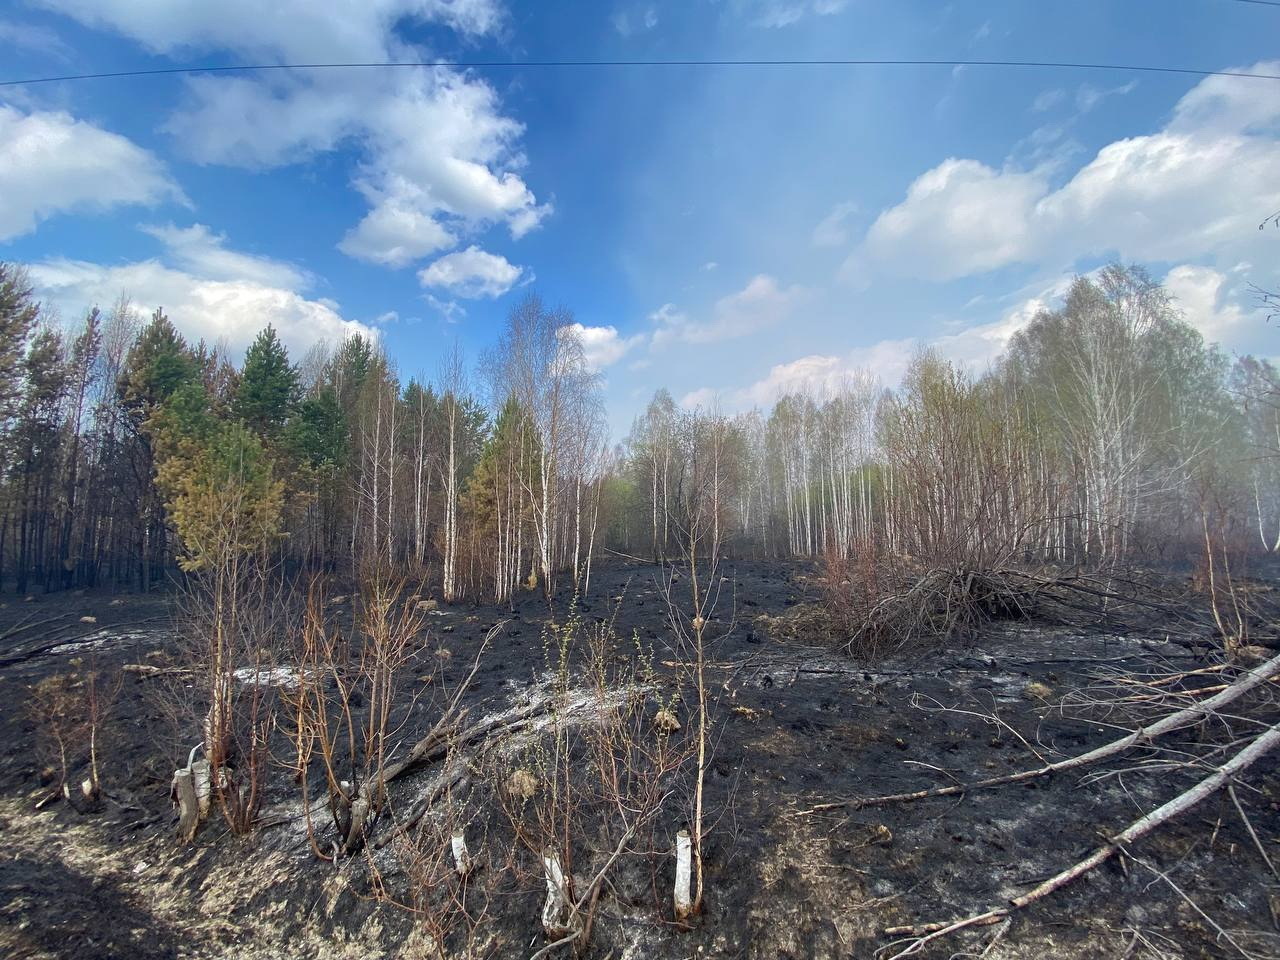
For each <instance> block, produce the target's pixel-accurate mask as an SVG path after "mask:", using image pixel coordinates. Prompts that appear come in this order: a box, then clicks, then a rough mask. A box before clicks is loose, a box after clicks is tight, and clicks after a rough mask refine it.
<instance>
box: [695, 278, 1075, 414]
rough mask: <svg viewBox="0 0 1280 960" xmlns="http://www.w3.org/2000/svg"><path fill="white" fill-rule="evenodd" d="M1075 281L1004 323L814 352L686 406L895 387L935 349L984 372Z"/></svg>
mask: <svg viewBox="0 0 1280 960" xmlns="http://www.w3.org/2000/svg"><path fill="white" fill-rule="evenodd" d="M1070 282H1071V281H1070V278H1069V277H1063V278H1061V279H1060V280H1059V281H1057V282H1055V283H1054V284H1052V285H1051V286H1050V287H1048V288H1046V289H1045V290H1043V291H1042V292H1040V293H1038V294H1036V295H1034V296H1030V297H1027V298H1025V299H1023V300H1020V301H1019V302H1018V303H1017V304H1015V305H1014V306H1013V307H1011V308H1009V309H1008V310H1006V311H1005V312H1004V313H1003V314H1002V315H1001V316H1000V318H999V319H997V320H994V321H991V322H989V323H981V324H974V325H972V326H968V327H964V328H962V329H960V330H957V331H955V332H953V333H945V334H941V335H938V336H935V337H932V338H921V337H902V338H896V339H885V340H879V341H877V342H875V343H872V344H870V345H868V346H864V347H856V348H854V349H852V350H850V351H848V352H846V353H843V354H818V353H815V354H810V355H808V356H804V357H800V358H798V359H796V360H791V361H789V362H787V363H779V364H775V365H774V366H773V367H771V368H770V369H769V372H768V373H767V374H766V375H765V376H763V377H761V378H760V379H759V380H756V381H754V382H753V383H750V384H748V385H747V386H745V387H738V388H733V389H729V390H722V391H716V390H712V389H711V388H709V387H702V388H699V389H697V390H693V391H691V392H689V393H688V394H686V395H685V396H684V397H683V398H682V399H681V403H682V405H684V406H685V407H687V408H689V409H693V408H695V407H698V406H706V405H707V404H708V403H709V402H710V401H711V400H713V399H714V400H716V401H717V402H718V403H719V404H720V405H721V406H723V407H724V408H726V409H727V410H729V411H739V410H746V409H749V408H752V407H759V408H762V409H767V408H768V407H770V406H772V405H773V404H774V403H776V402H777V400H778V398H779V397H781V396H783V395H784V394H788V393H808V394H811V395H815V396H822V395H824V394H827V395H830V394H833V393H835V392H837V391H838V390H840V389H841V388H842V387H843V386H845V385H847V384H849V383H851V382H859V381H860V382H866V381H868V380H870V381H871V382H874V383H879V384H883V385H885V386H890V387H892V386H896V385H897V384H898V383H900V382H901V380H902V377H903V375H904V374H905V373H906V372H907V368H908V366H910V364H911V360H912V358H913V357H914V356H915V355H916V353H917V352H918V351H919V350H920V349H921V348H922V347H929V348H931V349H933V350H936V351H937V352H938V353H939V354H941V355H942V356H943V357H945V358H947V359H948V360H951V361H953V362H955V363H956V364H958V365H960V366H961V367H963V368H965V369H967V370H969V371H971V372H973V373H976V374H980V373H982V372H984V371H985V370H986V369H987V368H988V367H989V366H990V365H991V364H992V363H993V362H994V361H995V360H996V358H998V357H999V356H1000V355H1001V354H1002V353H1004V351H1005V350H1006V349H1007V347H1008V345H1009V341H1010V339H1011V338H1012V337H1013V335H1014V334H1015V333H1017V332H1018V331H1019V330H1021V329H1022V328H1023V327H1025V326H1026V325H1027V324H1028V323H1030V322H1031V320H1032V319H1034V317H1035V316H1036V315H1037V314H1038V313H1039V312H1040V311H1041V310H1044V309H1047V308H1049V307H1051V306H1052V305H1053V303H1054V301H1055V300H1057V299H1059V298H1061V297H1062V295H1063V294H1065V293H1066V291H1067V288H1068V286H1069V285H1070Z"/></svg>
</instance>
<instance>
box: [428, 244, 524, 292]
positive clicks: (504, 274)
mask: <svg viewBox="0 0 1280 960" xmlns="http://www.w3.org/2000/svg"><path fill="white" fill-rule="evenodd" d="M523 274H524V268H523V267H517V266H516V265H515V264H513V263H510V262H508V261H507V259H506V258H505V257H501V256H499V255H497V254H496V253H488V252H487V251H484V250H481V249H480V248H479V247H477V246H474V245H473V246H470V247H467V249H466V250H460V251H458V252H456V253H449V254H446V255H445V256H443V257H441V258H440V259H439V260H436V261H435V262H434V263H432V264H430V265H429V266H427V267H426V268H425V269H423V270H421V271H420V272H419V273H418V280H419V281H420V282H421V283H422V285H423V286H424V287H433V288H436V289H442V290H448V291H449V293H450V294H452V295H453V296H457V297H465V298H468V299H475V298H477V297H500V296H502V295H503V294H504V293H506V292H507V291H508V290H510V289H511V288H512V287H513V286H515V285H516V283H517V281H519V280H520V278H521V276H522V275H523Z"/></svg>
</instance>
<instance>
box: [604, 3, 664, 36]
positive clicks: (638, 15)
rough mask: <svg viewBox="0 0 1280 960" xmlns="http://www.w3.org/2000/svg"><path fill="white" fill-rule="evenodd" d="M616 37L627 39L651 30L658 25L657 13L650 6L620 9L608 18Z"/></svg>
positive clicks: (655, 9)
mask: <svg viewBox="0 0 1280 960" xmlns="http://www.w3.org/2000/svg"><path fill="white" fill-rule="evenodd" d="M610 20H611V21H612V23H613V29H614V30H615V31H616V32H617V34H618V36H621V37H629V36H631V35H632V34H633V33H642V32H646V31H649V30H652V29H653V28H654V27H656V26H657V25H658V11H657V8H656V7H654V6H653V5H652V4H649V5H647V6H643V7H629V8H628V7H620V8H619V9H617V10H615V11H614V12H613V16H612V17H611V18H610Z"/></svg>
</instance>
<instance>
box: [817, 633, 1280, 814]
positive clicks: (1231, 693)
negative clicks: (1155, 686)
mask: <svg viewBox="0 0 1280 960" xmlns="http://www.w3.org/2000/svg"><path fill="white" fill-rule="evenodd" d="M1276 676H1280V656H1276V657H1273V658H1272V659H1270V660H1268V661H1266V662H1265V663H1262V664H1260V665H1258V666H1256V667H1254V668H1253V669H1252V670H1250V671H1249V672H1248V673H1246V674H1245V675H1244V676H1243V677H1241V678H1240V679H1239V680H1237V681H1235V682H1234V683H1232V684H1229V685H1228V686H1227V687H1226V689H1224V690H1222V692H1220V693H1218V694H1217V695H1216V696H1213V697H1210V698H1209V699H1208V700H1203V701H1201V702H1199V703H1194V704H1192V705H1191V706H1189V707H1186V708H1185V709H1183V710H1179V711H1177V712H1176V713H1171V714H1169V715H1168V716H1166V717H1164V718H1163V719H1161V720H1158V721H1156V722H1155V723H1152V724H1148V725H1147V726H1145V727H1141V728H1139V729H1138V730H1135V731H1133V732H1132V733H1130V734H1128V735H1127V736H1124V737H1121V738H1120V739H1119V740H1113V741H1111V742H1110V743H1108V744H1104V745H1103V746H1101V747H1097V748H1096V749H1093V750H1090V751H1089V752H1088V753H1082V754H1079V755H1077V756H1074V757H1068V758H1067V759H1066V760H1059V761H1057V762H1055V763H1049V764H1045V765H1044V766H1043V767H1035V768H1033V769H1030V770H1022V771H1019V772H1018V773H1011V774H1006V775H1005V776H1000V777H988V778H987V779H985V780H977V781H974V782H973V783H956V784H952V785H950V786H946V787H933V788H931V789H928V790H917V791H915V792H914V793H896V794H889V795H887V796H880V797H863V798H857V797H851V798H849V799H847V800H837V801H834V802H832V803H822V804H818V805H817V806H816V807H811V808H810V809H808V810H802V811H800V812H799V813H798V814H796V815H797V816H804V815H808V814H812V813H821V812H824V811H827V810H839V809H842V808H844V807H878V806H884V805H886V804H890V803H907V802H910V801H912V800H924V799H927V798H929V797H949V796H955V795H957V794H963V793H968V792H969V791H971V790H981V789H985V788H987V787H998V786H1003V785H1004V784H1009V783H1021V782H1023V781H1025V780H1032V779H1035V778H1036V777H1043V776H1048V775H1049V774H1053V773H1061V772H1062V771H1064V770H1073V769H1076V768H1078V767H1084V766H1087V765H1089V764H1092V763H1097V762H1099V761H1101V760H1106V759H1108V758H1110V757H1114V756H1118V755H1120V754H1122V753H1125V752H1127V751H1129V750H1132V749H1133V748H1134V747H1138V746H1141V745H1142V744H1144V743H1149V742H1151V741H1152V740H1155V739H1156V738H1157V737H1160V736H1163V735H1164V734H1166V733H1170V732H1172V731H1174V730H1179V729H1182V728H1183V727H1186V726H1190V725H1191V724H1193V723H1196V722H1198V721H1199V720H1201V719H1203V718H1205V717H1208V716H1212V715H1213V714H1214V713H1216V712H1218V711H1219V710H1220V709H1221V708H1223V707H1225V706H1226V705H1227V704H1229V703H1231V702H1232V701H1234V700H1238V699H1239V698H1240V697H1242V696H1243V695H1244V694H1246V693H1248V692H1249V691H1250V690H1253V689H1254V688H1256V687H1259V686H1261V685H1262V684H1264V683H1267V682H1268V681H1270V680H1271V679H1273V678H1274V677H1276Z"/></svg>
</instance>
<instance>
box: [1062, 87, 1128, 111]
mask: <svg viewBox="0 0 1280 960" xmlns="http://www.w3.org/2000/svg"><path fill="white" fill-rule="evenodd" d="M1137 86H1138V81H1137V80H1130V81H1129V82H1128V83H1122V84H1121V85H1120V86H1118V87H1095V86H1094V85H1093V84H1091V83H1083V84H1081V85H1080V88H1079V89H1078V90H1077V91H1076V109H1077V110H1079V111H1080V112H1081V113H1088V112H1089V111H1090V110H1092V109H1093V108H1094V107H1096V106H1097V105H1098V104H1100V103H1101V102H1102V101H1103V100H1105V99H1107V97H1123V96H1126V95H1127V94H1130V93H1133V91H1134V90H1135V89H1136V88H1137Z"/></svg>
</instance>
